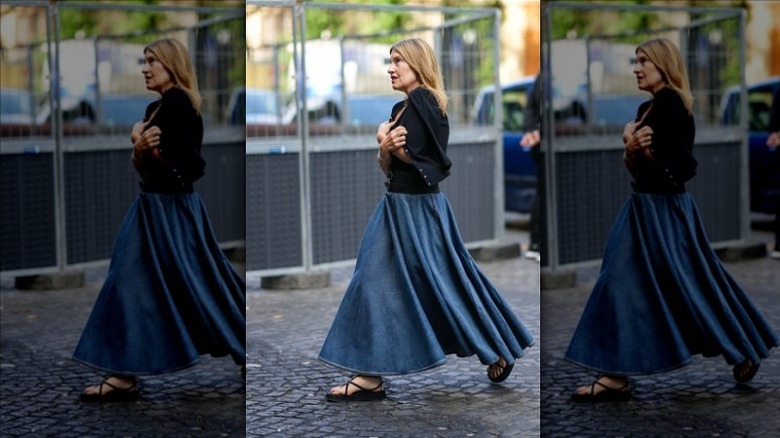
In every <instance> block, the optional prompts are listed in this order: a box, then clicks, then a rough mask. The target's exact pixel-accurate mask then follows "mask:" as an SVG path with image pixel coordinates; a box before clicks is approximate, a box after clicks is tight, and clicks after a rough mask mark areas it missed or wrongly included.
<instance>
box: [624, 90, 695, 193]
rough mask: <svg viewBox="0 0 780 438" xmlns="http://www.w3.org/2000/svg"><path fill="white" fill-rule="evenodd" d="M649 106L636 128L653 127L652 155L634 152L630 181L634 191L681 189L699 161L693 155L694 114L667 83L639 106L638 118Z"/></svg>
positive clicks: (653, 191) (679, 191) (663, 191)
mask: <svg viewBox="0 0 780 438" xmlns="http://www.w3.org/2000/svg"><path fill="white" fill-rule="evenodd" d="M650 105H652V108H650ZM648 108H650V112H649V113H648V114H647V116H646V117H645V119H644V120H643V121H642V123H641V124H639V125H638V126H637V129H640V128H642V127H643V126H650V127H651V128H652V129H653V136H652V143H651V144H650V152H651V153H652V155H653V159H647V158H645V157H644V156H643V155H642V154H637V156H636V159H635V160H636V161H635V165H634V168H633V170H632V175H633V177H634V182H633V184H632V185H633V187H634V190H636V191H637V192H648V193H682V192H684V191H685V182H686V181H688V180H690V179H691V178H693V176H694V175H696V166H697V164H698V163H697V162H696V159H695V158H694V157H693V139H694V136H695V134H696V127H695V125H694V122H693V115H692V114H690V113H689V112H688V110H687V109H686V108H685V104H684V103H683V100H682V98H681V97H680V95H679V94H678V93H677V92H676V91H674V90H672V89H671V88H668V87H664V88H662V89H660V90H658V91H657V92H656V93H655V95H654V96H653V99H652V100H649V101H647V102H644V103H643V104H641V105H640V106H639V110H638V111H637V118H636V120H637V121H638V120H639V119H640V118H641V117H642V114H644V113H645V111H646V110H647V109H648Z"/></svg>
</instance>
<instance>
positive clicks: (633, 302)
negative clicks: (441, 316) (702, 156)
mask: <svg viewBox="0 0 780 438" xmlns="http://www.w3.org/2000/svg"><path fill="white" fill-rule="evenodd" d="M636 61H637V63H636V67H635V68H634V74H635V75H636V79H637V86H638V87H639V89H641V90H643V91H647V92H649V93H651V94H652V95H653V98H652V99H651V100H650V101H648V102H645V103H643V104H642V105H640V107H639V109H638V111H637V118H636V119H635V120H634V121H632V122H630V123H628V124H627V125H626V127H625V130H624V132H623V142H624V143H625V155H624V162H625V165H626V168H627V169H628V170H629V172H630V173H631V175H632V176H633V179H634V181H633V183H632V186H633V189H634V190H633V193H632V194H631V195H630V197H629V199H628V200H627V201H626V203H625V204H624V205H623V208H622V209H621V210H620V213H618V216H617V218H616V220H615V224H614V225H613V228H612V231H611V234H610V236H609V240H608V241H607V247H606V250H605V253H604V259H603V261H602V267H601V273H600V274H599V277H598V280H597V281H596V284H595V286H594V288H593V291H592V293H591V296H590V299H589V301H588V303H587V305H586V307H585V310H584V311H583V314H582V316H581V319H580V322H579V325H578V326H577V329H576V330H575V332H574V335H573V337H572V340H571V343H570V345H569V348H568V350H567V351H566V354H565V357H566V359H567V360H569V361H571V362H573V363H575V364H577V365H580V366H582V367H585V368H587V369H590V370H594V371H597V372H600V373H603V375H602V376H601V377H599V378H598V379H597V380H596V381H595V382H593V383H592V384H590V385H587V386H583V387H580V388H578V389H577V390H576V392H575V393H574V394H573V399H574V400H575V401H602V400H627V399H628V398H630V397H631V391H630V389H629V386H628V376H632V375H647V374H654V373H661V372H665V371H669V370H673V369H675V368H678V367H682V366H684V365H687V364H688V363H689V362H690V361H691V356H692V355H694V354H701V355H703V356H706V357H711V356H718V355H723V357H724V359H725V360H726V362H727V363H728V364H730V365H733V376H734V379H736V380H737V381H738V382H748V381H750V380H751V379H752V378H753V377H754V376H755V374H756V372H757V371H758V368H759V365H760V363H761V360H762V359H763V358H766V357H767V356H768V355H769V352H770V349H771V348H772V347H776V346H777V345H778V344H779V343H780V338H778V335H777V333H775V331H774V330H772V328H771V327H770V326H769V324H768V323H767V322H766V321H765V320H764V318H763V317H762V316H761V315H760V314H759V312H758V310H757V309H756V307H755V306H754V305H753V304H752V303H751V301H750V300H749V299H748V297H747V296H746V295H745V293H744V292H743V291H742V289H741V288H740V287H739V285H737V284H736V282H735V281H734V279H733V278H732V277H731V276H730V275H729V274H728V272H726V270H725V269H724V267H723V265H722V264H721V263H720V261H719V260H718V258H717V256H716V255H715V253H714V251H713V250H712V248H711V247H710V244H709V242H708V240H707V236H706V234H705V232H704V228H703V226H702V224H701V220H700V218H699V214H698V211H697V209H696V205H695V204H694V202H693V198H692V197H691V196H690V194H688V192H687V191H686V189H685V183H686V182H687V181H688V180H690V179H691V178H693V176H694V175H695V173H696V167H697V162H696V159H695V158H694V156H693V154H692V151H693V142H694V134H695V127H694V118H693V114H692V102H693V96H692V94H691V91H690V87H689V84H688V78H687V75H686V73H685V67H684V63H683V59H682V56H681V55H680V51H679V50H678V49H677V47H676V46H674V45H673V44H672V43H671V42H670V41H668V40H666V39H653V40H650V41H647V42H644V43H642V44H641V45H639V46H638V47H637V49H636Z"/></svg>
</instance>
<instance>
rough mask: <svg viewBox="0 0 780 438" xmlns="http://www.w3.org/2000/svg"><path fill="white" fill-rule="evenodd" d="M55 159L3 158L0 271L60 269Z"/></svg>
mask: <svg viewBox="0 0 780 438" xmlns="http://www.w3.org/2000/svg"><path fill="white" fill-rule="evenodd" d="M53 158H54V157H53V155H52V154H51V153H27V154H24V153H23V154H2V155H0V181H2V184H0V194H2V200H3V202H2V207H0V229H2V233H0V236H2V240H0V242H2V244H1V245H0V251H2V252H1V253H0V271H11V270H29V269H35V268H52V267H56V266H57V252H56V231H55V226H54V217H55V216H54V178H52V175H53V174H54V173H53V167H54V159H53Z"/></svg>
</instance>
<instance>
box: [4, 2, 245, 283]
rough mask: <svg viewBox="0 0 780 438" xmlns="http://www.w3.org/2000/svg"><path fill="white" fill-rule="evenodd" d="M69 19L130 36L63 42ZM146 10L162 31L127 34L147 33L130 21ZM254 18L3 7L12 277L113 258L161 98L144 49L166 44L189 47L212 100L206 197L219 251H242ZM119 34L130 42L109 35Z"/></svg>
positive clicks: (154, 8)
mask: <svg viewBox="0 0 780 438" xmlns="http://www.w3.org/2000/svg"><path fill="white" fill-rule="evenodd" d="M231 5H232V6H231ZM66 10H76V11H79V12H89V13H92V14H95V16H99V17H102V18H106V17H108V18H107V19H110V20H111V22H113V23H121V25H117V26H113V27H100V26H97V27H96V29H99V30H96V31H95V32H96V34H95V35H79V34H78V33H76V35H75V37H74V38H71V39H63V37H62V35H60V34H58V32H60V30H61V29H62V26H59V21H60V17H61V14H62V15H64V13H63V11H66ZM140 11H143V12H144V13H145V14H147V16H148V17H152V16H153V19H154V20H156V22H157V23H159V25H158V26H157V28H156V29H155V30H154V31H151V32H148V31H147V32H143V34H141V33H139V32H137V31H136V30H134V29H132V28H131V26H132V25H131V26H125V24H127V23H137V22H139V21H137V20H133V19H131V18H133V17H136V18H137V16H134V14H137V13H138V12H140ZM244 11H245V10H244V5H243V4H240V5H239V3H237V2H233V3H230V4H228V3H220V4H219V5H218V6H216V7H208V6H191V5H185V4H181V3H171V4H162V5H137V4H130V3H62V2H60V3H57V4H54V3H52V4H48V5H46V4H44V3H43V2H38V3H37V4H34V5H31V4H30V3H28V2H24V1H14V0H9V1H8V2H3V5H2V6H0V14H2V16H3V21H4V22H7V21H8V20H15V22H16V26H15V29H14V28H13V26H12V27H9V29H8V30H9V32H7V33H4V34H3V38H4V39H3V43H4V45H3V47H2V48H0V73H2V74H0V91H2V101H3V112H2V116H0V137H3V141H2V145H3V148H2V155H1V156H0V159H1V160H2V168H3V172H2V178H3V187H2V196H3V197H2V199H3V207H2V209H1V210H2V211H3V213H2V215H3V216H2V262H0V272H2V274H3V275H6V274H10V275H16V274H19V273H24V274H35V273H39V272H44V271H54V270H61V269H65V268H68V267H74V266H79V265H83V264H91V263H103V262H105V261H106V260H107V259H108V258H109V257H110V251H111V248H112V247H113V243H114V239H115V236H116V232H117V230H118V227H119V223H120V221H121V219H122V218H123V217H124V214H125V213H126V211H127V208H128V206H129V204H130V202H131V200H132V199H133V197H134V196H135V194H136V193H137V192H138V190H139V188H138V177H137V175H136V174H135V172H134V170H133V168H132V165H131V163H130V158H129V156H130V151H131V145H130V142H129V140H128V136H129V132H130V129H131V127H132V125H133V124H134V123H136V122H137V121H139V120H140V119H141V118H142V117H143V113H144V110H145V108H146V106H147V105H148V104H149V103H151V102H152V101H153V100H155V99H157V98H158V95H157V94H155V93H151V92H149V91H148V90H146V89H145V86H144V83H143V78H142V76H141V65H140V63H139V60H140V59H141V58H142V56H143V47H144V46H145V45H146V44H148V43H149V42H151V41H152V40H154V39H157V38H163V37H174V38H177V39H178V40H179V41H181V42H182V43H183V44H184V45H185V46H187V47H188V49H189V51H190V55H191V56H192V59H193V64H194V65H193V66H194V68H195V71H196V74H197V76H198V85H199V89H200V93H201V95H202V97H203V106H202V116H203V119H204V124H205V130H206V138H205V140H204V146H203V151H202V153H203V155H204V158H205V159H206V161H207V163H208V165H207V168H206V175H205V176H204V177H203V178H202V179H201V180H200V181H199V182H198V183H197V184H196V186H195V187H196V190H197V191H199V192H200V193H201V194H202V196H203V198H204V201H205V203H206V205H207V207H208V208H209V213H210V218H211V220H212V226H213V227H214V231H215V233H216V235H217V238H218V239H219V241H220V242H222V243H223V245H240V244H243V241H244V236H245V223H246V216H245V208H244V203H245V201H246V199H245V195H244V184H245V183H244V181H245V167H244V166H245V164H244V161H245V160H244V147H245V146H244V145H245V137H244V135H245V132H244V126H243V120H241V121H240V122H239V121H238V120H237V118H236V116H235V114H234V113H236V112H237V110H238V108H239V105H240V109H241V111H243V102H239V101H238V99H236V98H235V95H236V94H237V91H238V90H240V89H243V83H244V75H245V66H244V58H243V56H244V52H245V43H246V40H245V20H244ZM120 28H121V29H124V30H123V31H122V32H123V33H122V34H118V33H111V32H112V31H115V30H116V29H120ZM4 30H6V29H5V27H4ZM237 84H240V85H241V86H238V85H237ZM9 108H10V109H11V110H13V111H11V112H9V111H6V110H8V109H9ZM52 108H53V109H54V111H52ZM60 122H61V123H60ZM58 125H59V126H58Z"/></svg>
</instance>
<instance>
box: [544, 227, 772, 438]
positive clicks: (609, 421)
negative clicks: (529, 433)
mask: <svg viewBox="0 0 780 438" xmlns="http://www.w3.org/2000/svg"><path fill="white" fill-rule="evenodd" d="M771 238H772V237H771V235H770V234H769V233H765V232H760V231H753V234H752V235H751V241H758V242H765V243H768V242H769V241H770V240H771ZM741 260H742V261H740V262H736V263H726V264H725V266H726V269H727V270H728V271H729V272H730V273H731V274H732V275H733V276H734V278H735V279H736V281H737V282H738V283H739V284H740V285H741V286H742V288H743V289H744V290H745V292H746V294H747V295H748V296H749V297H750V298H751V300H752V301H753V302H754V304H755V305H756V306H757V307H758V308H759V309H760V311H761V313H762V314H763V315H764V317H765V318H767V320H768V321H769V323H770V324H771V325H772V326H773V327H774V328H775V330H780V299H778V298H780V294H778V290H780V289H778V285H780V262H778V261H777V260H772V259H770V258H767V257H764V258H759V259H745V258H742V259H741ZM598 268H599V267H598V266H593V267H590V268H584V269H580V270H578V273H577V274H578V275H577V277H578V281H579V283H578V284H577V285H576V286H575V287H571V288H567V289H556V290H544V291H542V294H541V308H542V314H543V315H544V318H543V320H542V326H541V331H542V333H543V335H544V344H543V348H542V377H541V385H542V397H541V400H542V405H541V408H542V415H541V429H542V431H543V432H542V436H543V437H551V438H553V437H589V436H598V437H602V436H630V437H651V436H663V437H694V438H696V437H713V436H724V437H726V436H728V437H741V436H750V437H768V436H778V435H777V433H778V432H777V431H778V430H780V415H778V412H780V355H778V354H777V352H775V353H774V354H772V355H771V356H770V357H769V358H767V359H766V360H764V361H763V362H762V364H761V369H760V370H759V373H758V375H757V376H756V378H755V379H754V380H753V381H752V382H751V383H750V384H747V385H740V384H737V383H735V382H734V380H733V378H732V377H731V366H729V365H728V364H726V363H725V361H724V360H723V358H722V357H715V358H703V357H701V356H695V357H694V360H693V362H692V363H691V364H690V365H688V366H686V367H684V368H681V369H678V370H675V371H673V372H669V373H663V374H658V375H653V376H645V377H637V378H635V379H632V387H633V391H634V398H633V399H632V400H631V401H629V402H626V403H602V404H589V403H573V402H572V401H571V399H570V395H571V392H573V391H574V389H575V388H577V387H578V386H581V385H584V384H589V383H590V382H591V381H592V380H593V379H594V378H595V377H596V376H595V374H593V373H590V372H588V371H585V370H583V369H581V368H579V367H576V366H574V365H571V364H569V363H568V362H566V361H564V360H562V357H563V354H564V352H565V350H566V347H567V346H568V343H569V340H570V338H571V334H572V333H573V331H574V328H575V326H576V324H577V322H578V320H579V316H580V314H581V313H582V309H583V307H584V305H585V302H586V300H587V299H588V296H589V295H590V290H591V288H592V287H593V284H594V282H595V279H596V275H597V274H598Z"/></svg>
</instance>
